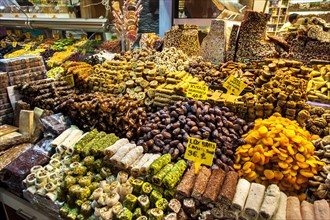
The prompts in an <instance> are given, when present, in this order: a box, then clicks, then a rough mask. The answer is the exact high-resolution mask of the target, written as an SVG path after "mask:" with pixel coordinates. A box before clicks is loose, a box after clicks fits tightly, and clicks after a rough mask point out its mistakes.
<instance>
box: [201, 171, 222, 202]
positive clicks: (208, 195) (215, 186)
mask: <svg viewBox="0 0 330 220" xmlns="http://www.w3.org/2000/svg"><path fill="white" fill-rule="evenodd" d="M225 176H226V173H225V171H223V170H221V169H217V170H212V173H211V176H210V180H209V182H208V184H207V187H206V190H205V192H204V194H203V196H202V203H203V204H208V203H211V202H216V200H217V197H218V195H219V193H220V190H221V186H222V184H223V181H224V179H225Z"/></svg>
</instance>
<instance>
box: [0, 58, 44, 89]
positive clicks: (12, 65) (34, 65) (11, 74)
mask: <svg viewBox="0 0 330 220" xmlns="http://www.w3.org/2000/svg"><path fill="white" fill-rule="evenodd" d="M0 63H1V66H0V69H2V71H4V72H7V74H8V79H9V85H11V86H13V85H19V84H22V83H26V82H33V81H37V80H40V79H44V78H46V74H45V73H46V68H45V65H44V62H43V59H42V57H41V56H22V57H17V58H11V59H3V60H1V61H0Z"/></svg>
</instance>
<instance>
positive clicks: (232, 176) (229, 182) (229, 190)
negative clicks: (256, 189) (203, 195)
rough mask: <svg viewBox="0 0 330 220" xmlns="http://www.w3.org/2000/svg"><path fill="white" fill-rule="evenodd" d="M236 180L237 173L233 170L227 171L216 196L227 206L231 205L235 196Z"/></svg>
mask: <svg viewBox="0 0 330 220" xmlns="http://www.w3.org/2000/svg"><path fill="white" fill-rule="evenodd" d="M237 181H238V174H237V173H236V172H235V171H229V172H228V173H227V175H226V178H225V180H224V182H223V185H222V188H221V191H220V194H219V196H218V200H219V201H221V203H224V204H226V205H229V206H230V205H231V203H232V201H233V199H234V196H235V192H236V186H237Z"/></svg>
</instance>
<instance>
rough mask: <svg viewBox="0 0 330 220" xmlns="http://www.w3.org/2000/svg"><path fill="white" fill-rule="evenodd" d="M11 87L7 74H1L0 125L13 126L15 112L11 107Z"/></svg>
mask: <svg viewBox="0 0 330 220" xmlns="http://www.w3.org/2000/svg"><path fill="white" fill-rule="evenodd" d="M8 86H9V82H8V76H7V73H5V72H1V73H0V125H2V124H11V123H12V121H13V118H14V111H13V108H12V107H11V104H10V101H9V97H8V93H7V87H8Z"/></svg>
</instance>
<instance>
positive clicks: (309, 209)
mask: <svg viewBox="0 0 330 220" xmlns="http://www.w3.org/2000/svg"><path fill="white" fill-rule="evenodd" d="M300 211H301V217H302V219H303V220H307V219H308V220H314V219H315V215H314V205H313V204H312V203H309V202H307V201H302V203H301V207H300Z"/></svg>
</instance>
